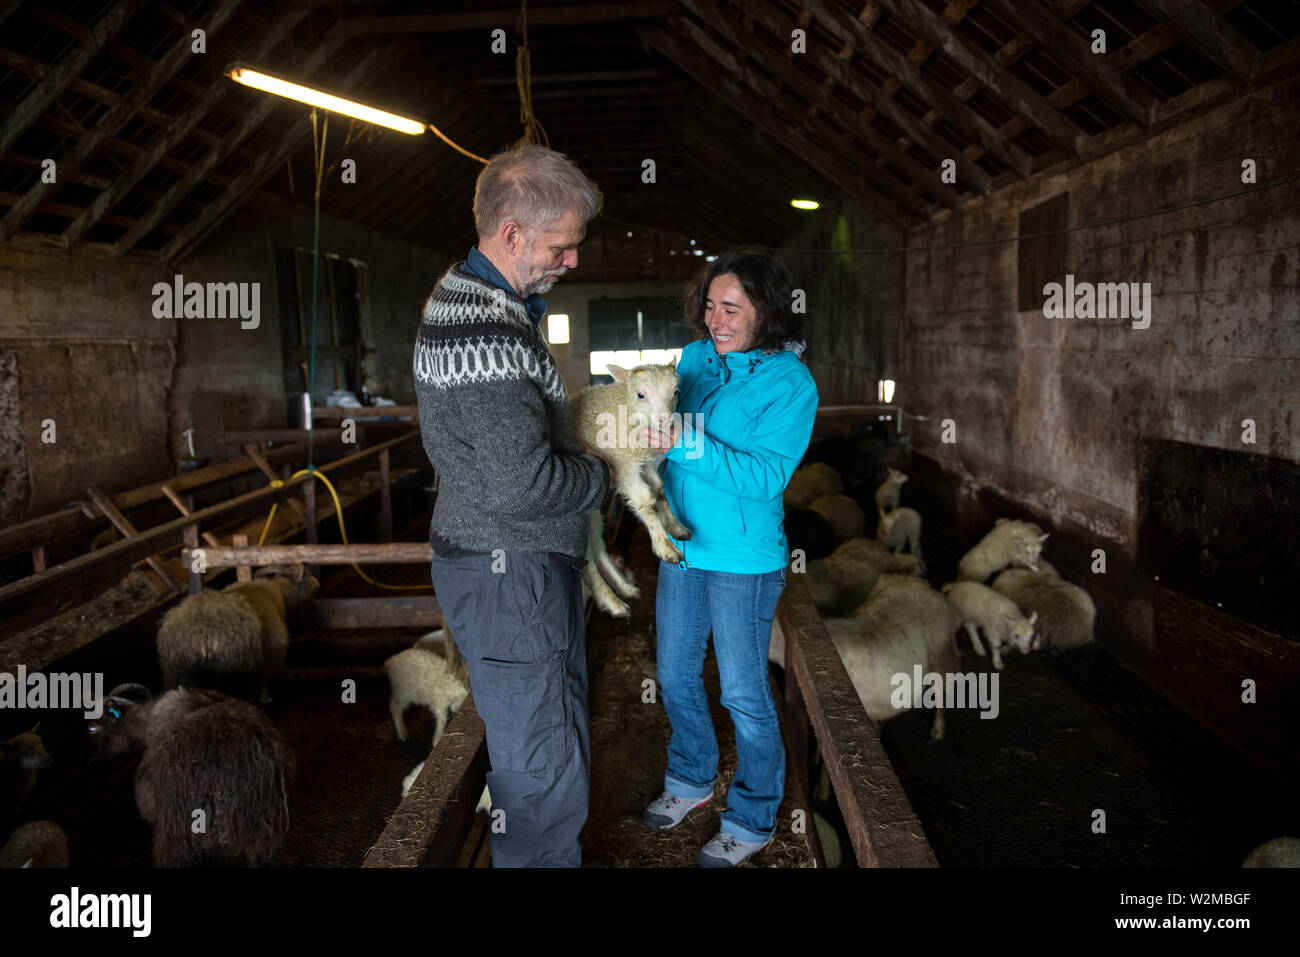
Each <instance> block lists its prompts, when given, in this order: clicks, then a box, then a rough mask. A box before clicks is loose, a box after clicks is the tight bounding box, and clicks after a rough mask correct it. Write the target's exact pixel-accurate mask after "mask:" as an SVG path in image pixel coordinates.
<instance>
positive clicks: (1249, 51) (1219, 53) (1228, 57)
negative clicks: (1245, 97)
mask: <svg viewBox="0 0 1300 957" xmlns="http://www.w3.org/2000/svg"><path fill="white" fill-rule="evenodd" d="M1138 3H1140V4H1141V5H1142V6H1143V7H1145V8H1146V9H1147V12H1149V13H1150V14H1151V15H1152V16H1154V17H1157V18H1159V19H1161V20H1164V21H1165V22H1166V23H1169V24H1171V25H1172V26H1173V27H1174V28H1175V29H1176V30H1177V31H1178V32H1179V33H1181V34H1182V35H1183V37H1184V38H1185V39H1186V40H1187V42H1188V43H1189V44H1190V45H1191V46H1192V48H1193V49H1194V50H1196V51H1197V52H1198V53H1200V54H1201V55H1202V56H1204V57H1205V58H1206V59H1208V60H1209V61H1210V62H1211V63H1213V64H1214V65H1215V66H1217V67H1218V68H1219V69H1220V70H1222V71H1223V72H1224V73H1226V74H1227V75H1228V76H1230V77H1232V78H1233V79H1234V80H1236V81H1237V82H1238V83H1245V82H1246V81H1247V80H1248V79H1250V75H1251V73H1253V72H1254V70H1255V61H1256V59H1257V58H1258V57H1259V50H1258V49H1256V47H1255V45H1254V44H1253V43H1251V42H1250V41H1249V40H1247V39H1246V38H1245V37H1243V36H1242V35H1241V34H1240V33H1238V32H1237V30H1236V29H1235V28H1234V27H1233V26H1232V24H1230V23H1228V22H1227V21H1226V20H1224V19H1223V17H1221V16H1219V15H1218V14H1217V13H1216V12H1215V11H1214V10H1212V9H1210V7H1208V6H1206V4H1205V3H1204V2H1202V0H1138Z"/></svg>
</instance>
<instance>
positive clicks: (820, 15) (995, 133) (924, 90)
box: [800, 0, 1030, 194]
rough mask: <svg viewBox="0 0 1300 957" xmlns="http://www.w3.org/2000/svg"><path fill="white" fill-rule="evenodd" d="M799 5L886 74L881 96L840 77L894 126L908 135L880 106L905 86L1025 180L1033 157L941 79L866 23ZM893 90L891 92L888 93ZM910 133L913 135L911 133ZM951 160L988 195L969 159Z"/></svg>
mask: <svg viewBox="0 0 1300 957" xmlns="http://www.w3.org/2000/svg"><path fill="white" fill-rule="evenodd" d="M800 3H801V4H802V5H803V6H806V7H808V8H809V9H810V10H812V11H813V13H814V15H815V16H816V18H817V22H818V23H819V24H820V25H822V26H823V27H824V28H825V29H827V30H828V31H829V32H830V33H831V34H833V35H834V36H835V38H836V39H837V40H839V41H840V42H841V43H851V44H852V45H853V48H854V51H855V52H856V53H858V54H859V55H860V56H862V57H863V58H864V59H865V60H868V61H869V62H871V63H872V64H874V65H875V66H876V67H877V68H878V69H879V70H880V71H881V72H882V73H885V74H887V75H888V76H887V79H886V81H885V83H886V86H882V88H881V92H882V94H883V98H882V97H877V96H874V95H868V87H869V86H870V84H868V83H867V82H866V81H865V79H858V78H854V76H853V75H852V71H851V69H850V70H849V71H848V72H849V76H843V75H837V77H836V78H837V80H840V81H841V82H842V83H843V84H844V85H845V87H846V88H848V89H849V90H851V91H852V92H853V93H855V95H857V96H858V97H859V98H860V99H862V100H865V101H866V102H868V103H873V104H876V105H878V106H879V107H880V109H881V112H882V113H884V114H885V116H886V117H887V118H888V119H889V120H890V122H892V123H893V124H894V125H895V126H898V127H899V128H900V129H902V130H903V131H904V132H908V127H904V126H901V125H900V124H899V122H898V120H897V119H896V118H895V116H894V113H893V111H888V110H887V109H886V108H885V107H884V106H882V105H880V104H881V103H883V102H884V101H886V100H889V99H890V98H892V97H893V95H894V93H896V92H897V90H898V86H899V85H905V86H907V87H908V89H909V90H910V91H911V92H912V93H913V95H915V96H916V97H917V98H918V99H920V100H921V101H922V102H925V103H929V104H930V105H931V106H932V107H933V108H934V110H935V111H936V112H938V114H939V115H940V116H941V117H942V118H943V119H945V120H947V121H948V123H950V124H951V125H952V127H953V128H954V129H957V130H960V131H961V132H962V133H963V134H964V135H966V136H967V137H968V138H969V139H971V140H972V141H973V142H975V143H978V144H979V145H980V146H982V147H983V148H984V149H986V150H987V151H988V152H989V153H991V154H993V155H994V156H996V157H997V158H998V159H999V160H1000V161H1001V162H1003V163H1005V164H1006V165H1007V166H1009V167H1011V169H1012V170H1014V171H1015V172H1016V174H1017V175H1018V176H1020V177H1021V178H1025V177H1027V176H1029V173H1030V157H1029V154H1028V153H1026V152H1025V151H1024V150H1023V149H1021V148H1020V147H1018V146H1016V145H1015V144H1014V143H1012V142H1010V141H1009V140H1008V139H1007V137H1006V136H1005V135H1004V134H1003V133H1002V132H1001V131H1000V130H998V129H997V128H996V127H994V126H993V124H992V123H990V122H989V121H988V120H986V119H984V117H982V116H980V115H979V114H978V113H976V112H975V111H974V110H972V109H971V108H970V107H969V106H967V105H966V104H965V102H963V101H962V100H961V99H959V98H958V97H957V96H956V95H955V94H954V93H953V92H952V91H951V90H948V89H945V88H944V87H943V85H942V84H941V83H939V82H938V81H937V80H934V79H932V78H930V77H929V76H926V75H925V74H924V73H923V72H922V71H921V70H920V68H919V67H917V66H915V65H914V64H913V63H911V62H909V61H908V59H907V57H905V56H903V55H902V54H900V53H898V52H897V51H896V50H895V49H894V48H893V47H892V46H890V45H889V44H888V43H886V42H884V41H882V40H881V39H880V38H879V37H877V36H875V35H873V34H872V32H871V28H870V27H869V26H867V24H866V23H865V22H864V21H862V20H861V19H858V20H849V21H846V20H844V19H843V18H842V17H840V16H838V15H837V14H836V13H835V12H834V11H833V10H831V8H830V7H829V5H828V4H826V3H825V2H824V0H800ZM891 81H892V82H891ZM895 84H897V85H895ZM891 86H892V89H890V87H891ZM909 135H911V134H910V133H909ZM937 136H938V134H933V137H935V138H937ZM912 138H913V139H915V140H916V141H917V142H918V143H920V144H921V145H923V146H925V147H926V148H927V149H930V150H931V151H932V152H933V151H934V150H935V146H934V145H933V144H934V139H931V138H927V137H921V138H918V137H917V136H914V135H913V136H912ZM941 155H942V156H944V157H947V156H948V155H949V151H948V150H945V151H943V152H942V153H941ZM952 158H953V159H955V160H957V165H958V168H959V169H960V170H961V171H962V175H963V176H965V177H966V178H967V179H968V180H969V181H970V182H972V183H974V184H975V185H976V188H977V189H979V191H980V192H981V193H986V194H987V192H988V191H989V188H990V184H991V182H992V177H990V176H989V174H988V173H986V172H985V171H984V170H983V169H981V168H980V167H979V166H977V165H975V163H974V162H973V161H971V160H970V159H969V158H968V157H967V158H966V162H964V163H963V161H962V160H961V159H958V156H956V155H954V156H953V157H952ZM972 167H973V169H972Z"/></svg>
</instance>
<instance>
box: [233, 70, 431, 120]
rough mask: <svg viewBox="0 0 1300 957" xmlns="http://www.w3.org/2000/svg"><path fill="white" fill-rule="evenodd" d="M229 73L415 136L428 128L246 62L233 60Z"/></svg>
mask: <svg viewBox="0 0 1300 957" xmlns="http://www.w3.org/2000/svg"><path fill="white" fill-rule="evenodd" d="M226 75H227V76H229V77H230V78H231V79H232V80H234V81H235V82H236V83H242V84H244V86H251V87H252V88H253V89H255V90H263V91H265V92H267V93H274V94H275V95H276V96H283V97H287V98H288V99H290V100H298V101H299V102H301V103H307V104H309V105H310V106H319V107H320V108H321V109H323V110H329V111H330V112H331V113H342V114H343V115H344V116H351V117H353V118H354V119H358V120H365V121H366V122H367V123H374V124H375V125H376V126H386V127H388V128H389V129H390V130H397V132H399V133H408V134H410V135H411V136H419V135H420V134H421V133H423V132H424V131H425V129H426V128H427V127H426V125H425V124H424V123H421V122H420V121H419V120H412V119H407V118H406V117H404V116H398V115H397V114H396V113H387V112H385V111H383V110H377V109H375V108H374V107H372V106H365V105H363V104H361V103H356V102H354V101H352V100H345V99H343V98H342V97H341V96H334V95H333V94H332V93H324V92H322V91H321V90H313V89H312V88H311V87H309V86H302V85H301V84H298V83H292V82H290V81H289V80H285V79H282V78H281V77H278V76H273V75H272V74H270V73H264V72H263V71H261V70H254V69H253V68H252V67H250V66H248V65H247V64H244V63H232V64H231V65H230V66H229V67H227V68H226Z"/></svg>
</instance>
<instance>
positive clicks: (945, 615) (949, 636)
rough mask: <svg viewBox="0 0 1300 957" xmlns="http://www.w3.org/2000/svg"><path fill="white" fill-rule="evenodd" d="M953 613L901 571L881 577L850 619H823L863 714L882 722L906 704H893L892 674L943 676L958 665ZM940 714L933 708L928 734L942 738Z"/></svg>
mask: <svg viewBox="0 0 1300 957" xmlns="http://www.w3.org/2000/svg"><path fill="white" fill-rule="evenodd" d="M957 624H958V620H957V615H956V613H955V612H954V611H953V608H952V606H951V605H950V604H949V603H948V601H946V600H945V599H944V597H943V596H942V595H940V594H939V593H938V592H937V591H935V590H934V589H933V588H931V587H930V585H929V583H927V582H925V581H923V580H922V579H919V578H910V577H908V576H904V575H882V576H881V577H880V580H879V581H878V582H877V583H876V587H875V588H874V589H872V593H871V597H869V598H868V599H867V601H866V602H865V603H864V604H863V605H861V606H860V607H859V608H858V609H857V610H856V611H854V613H853V615H852V617H849V618H832V619H830V620H829V621H827V622H826V630H827V631H828V632H829V633H830V636H831V641H833V642H834V643H835V649H836V650H837V651H838V652H839V653H840V659H841V660H842V661H843V662H844V667H845V669H846V670H847V671H848V673H849V677H850V678H851V679H852V681H853V687H854V689H855V690H856V691H857V692H858V698H859V699H860V700H861V701H862V706H863V707H864V708H866V710H867V716H868V717H870V718H871V719H872V720H873V721H887V720H888V719H890V718H892V717H894V716H895V715H897V714H900V713H901V712H902V711H905V710H907V709H908V708H909V707H910V697H909V699H908V701H907V703H905V704H904V705H903V707H901V708H900V707H898V706H897V705H895V703H894V701H893V700H892V699H893V696H894V676H895V675H896V674H900V673H901V674H905V675H907V676H908V678H909V680H910V679H911V678H912V676H913V672H914V668H915V666H916V665H920V666H921V672H922V674H928V673H930V672H935V673H938V674H941V675H943V674H947V673H948V672H951V671H953V670H955V669H956V666H957V644H956V642H955V641H954V639H953V633H954V632H955V631H956V630H957ZM943 734H944V712H943V708H942V707H939V708H937V709H936V711H935V716H934V724H933V726H932V727H931V729H930V737H931V738H932V739H934V740H935V741H941V740H943Z"/></svg>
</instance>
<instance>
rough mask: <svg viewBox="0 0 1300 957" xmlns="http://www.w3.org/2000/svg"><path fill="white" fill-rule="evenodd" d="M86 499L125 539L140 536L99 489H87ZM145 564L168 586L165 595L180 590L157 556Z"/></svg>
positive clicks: (150, 558)
mask: <svg viewBox="0 0 1300 957" xmlns="http://www.w3.org/2000/svg"><path fill="white" fill-rule="evenodd" d="M86 497H87V498H89V499H90V500H91V501H92V502H94V503H95V505H96V507H97V508H98V509H99V510H100V511H101V512H103V513H104V517H105V518H107V519H108V520H109V521H110V522H112V523H113V526H114V527H115V528H116V529H117V530H118V532H120V533H121V535H122V537H123V538H132V537H134V536H135V535H138V534H139V532H137V531H136V530H135V526H134V525H132V524H131V522H130V521H129V520H128V519H127V517H126V516H125V515H123V514H122V513H121V512H119V511H118V510H117V507H116V506H114V505H113V503H112V501H111V500H110V499H109V497H108V496H107V495H105V494H104V493H103V492H101V491H100V490H99V489H98V488H96V487H95V486H93V485H92V486H90V487H89V488H87V489H86ZM145 562H146V563H147V564H148V565H149V567H150V568H152V569H153V571H154V574H156V575H157V576H158V577H159V578H161V579H162V580H163V584H164V585H166V586H167V591H166V592H165V594H170V593H172V592H174V591H178V590H179V589H178V588H177V585H176V583H175V582H174V581H172V577H171V575H170V574H168V572H167V566H166V565H164V564H163V563H162V561H161V560H160V559H159V558H158V556H157V555H150V556H148V557H147V558H145Z"/></svg>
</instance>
